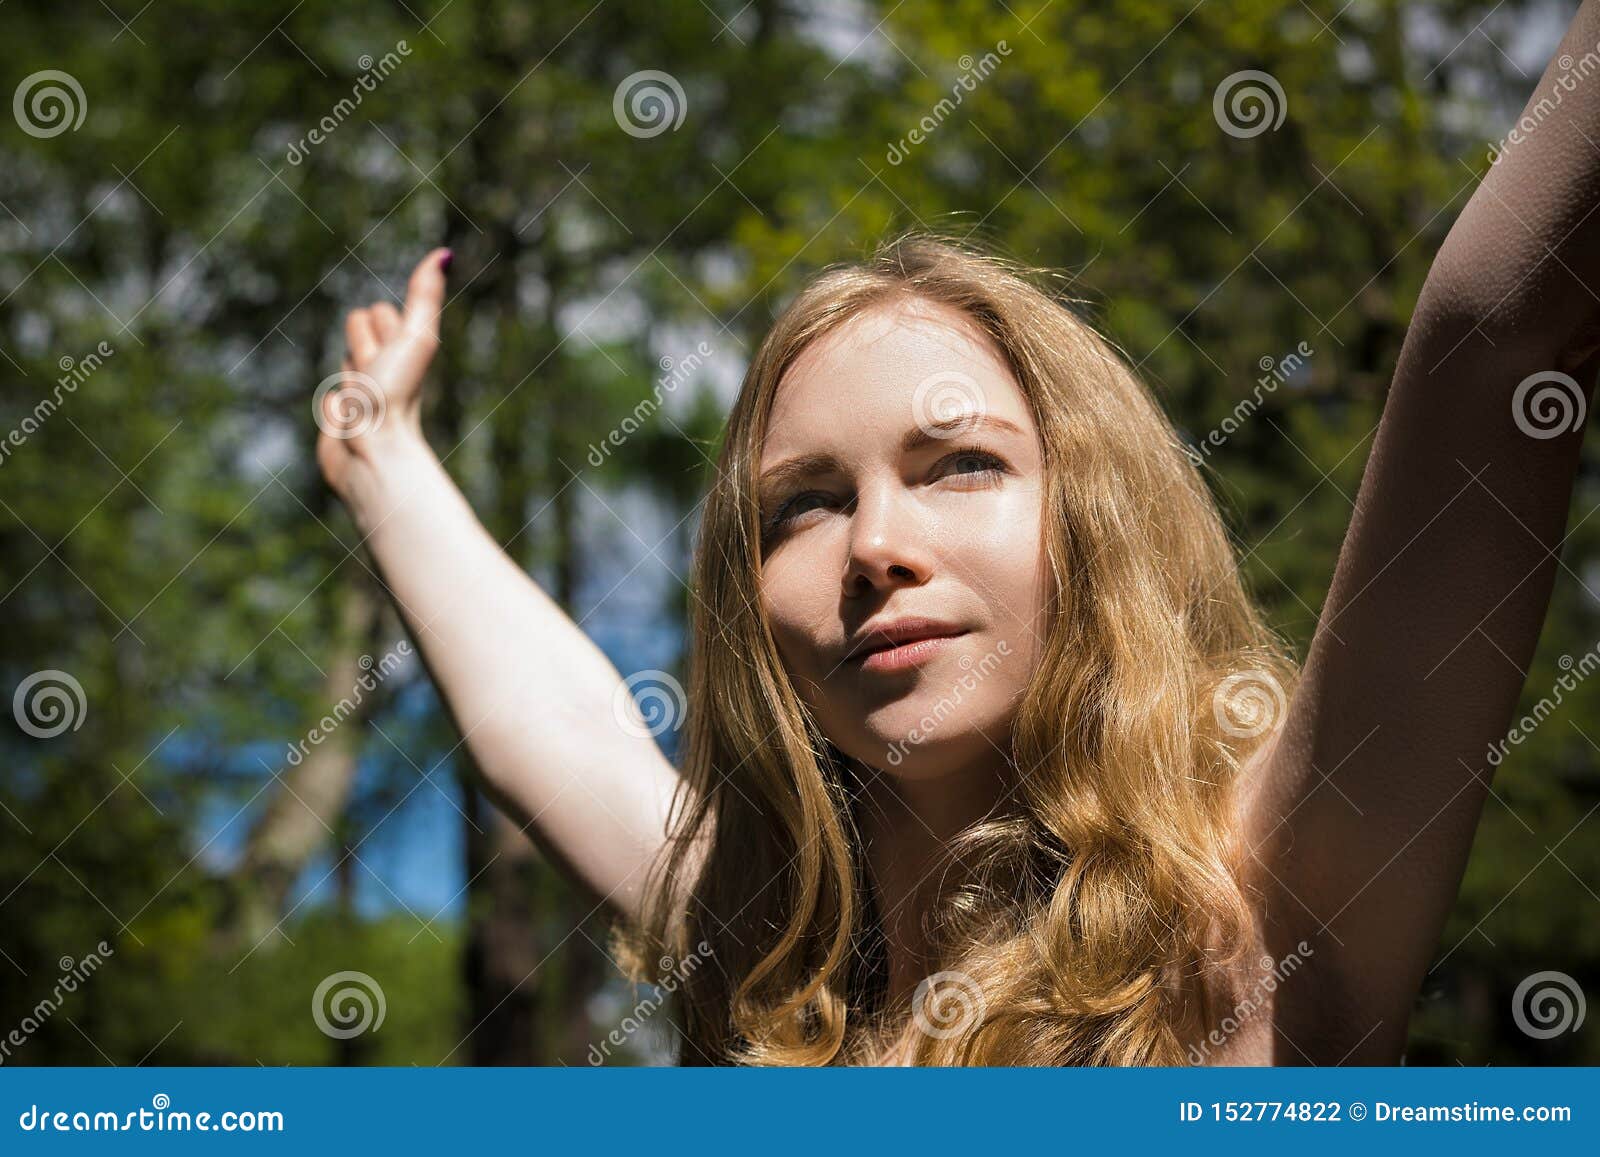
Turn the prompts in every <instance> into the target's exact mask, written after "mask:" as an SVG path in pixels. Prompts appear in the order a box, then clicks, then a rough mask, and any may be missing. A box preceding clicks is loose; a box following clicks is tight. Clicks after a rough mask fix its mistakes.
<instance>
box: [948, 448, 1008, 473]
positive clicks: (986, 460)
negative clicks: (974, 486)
mask: <svg viewBox="0 0 1600 1157" xmlns="http://www.w3.org/2000/svg"><path fill="white" fill-rule="evenodd" d="M941 465H944V466H948V467H950V473H952V474H978V475H982V474H989V473H999V472H1001V471H1003V470H1004V469H1005V462H1004V461H1002V460H1001V459H1000V457H999V456H998V455H996V454H991V453H989V451H987V450H958V451H956V452H955V453H954V454H951V455H949V456H947V457H946V458H945V459H944V462H943V463H941Z"/></svg>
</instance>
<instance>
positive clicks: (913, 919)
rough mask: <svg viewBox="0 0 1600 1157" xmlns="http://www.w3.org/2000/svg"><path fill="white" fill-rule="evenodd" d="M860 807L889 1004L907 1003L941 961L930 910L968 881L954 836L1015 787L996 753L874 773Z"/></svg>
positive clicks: (899, 1005) (867, 780)
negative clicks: (914, 771) (901, 774)
mask: <svg viewBox="0 0 1600 1157" xmlns="http://www.w3.org/2000/svg"><path fill="white" fill-rule="evenodd" d="M865 784H866V787H865V795H864V801H863V803H864V806H863V807H862V808H861V811H860V822H861V827H862V839H863V842H864V843H865V845H866V860H867V870H868V873H869V876H870V879H871V883H872V888H873V893H874V897H875V899H876V903H877V911H878V915H879V919H880V920H881V922H882V925H883V934H884V940H885V944H886V948H887V953H888V960H889V991H888V1002H889V1007H890V1008H906V1007H908V1006H909V1004H910V1002H911V998H912V996H913V994H914V993H915V991H916V987H917V985H918V984H920V983H921V982H922V980H923V979H924V978H926V977H927V976H929V975H930V974H931V973H933V972H934V971H937V967H938V966H937V963H936V962H935V961H934V960H933V958H932V949H931V945H930V943H929V937H928V934H927V931H926V930H925V928H924V926H923V918H924V916H925V915H926V914H927V913H929V912H931V911H932V910H933V908H934V905H935V904H936V903H937V901H938V899H939V898H940V897H941V896H942V895H944V894H945V893H947V892H948V891H949V890H950V889H952V888H954V887H956V886H958V885H959V884H960V883H961V882H962V878H961V872H960V865H957V864H954V863H952V862H951V859H950V855H949V850H950V844H951V841H952V840H953V839H954V838H955V837H956V836H957V835H958V834H960V833H961V832H962V831H964V830H966V829H967V828H969V827H971V826H972V825H973V824H975V823H977V822H978V821H979V820H981V819H983V818H984V817H985V816H986V815H988V814H989V813H990V812H992V811H994V810H995V808H996V805H997V804H998V803H999V802H1000V801H1001V800H1002V799H1003V798H1004V796H1005V794H1006V793H1007V791H1008V790H1009V788H1010V786H1011V784H1010V778H1009V775H1008V765H1007V764H1006V762H1005V761H1004V760H1003V759H1000V758H998V757H996V758H994V759H991V760H987V761H985V762H983V763H981V764H975V765H973V766H971V767H968V768H963V769H961V770H959V771H954V772H951V773H949V774H948V775H945V776H941V777H940V778H938V779H933V780H925V781H917V780H904V779H896V778H894V777H893V776H890V775H888V774H886V773H882V772H870V771H869V772H868V773H867V774H866V779H865Z"/></svg>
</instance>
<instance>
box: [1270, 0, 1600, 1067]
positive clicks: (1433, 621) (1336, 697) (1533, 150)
mask: <svg viewBox="0 0 1600 1157" xmlns="http://www.w3.org/2000/svg"><path fill="white" fill-rule="evenodd" d="M1591 68H1600V6H1597V0H1586V2H1585V3H1584V4H1583V5H1582V8H1581V10H1580V11H1579V12H1578V14H1577V17H1576V19H1575V20H1574V21H1573V23H1572V26H1571V27H1570V28H1569V29H1568V31H1567V34H1566V36H1565V38H1564V39H1563V41H1562V44H1561V47H1560V48H1559V49H1558V50H1557V53H1556V56H1555V58H1554V59H1553V60H1552V62H1551V64H1550V66H1549V67H1548V69H1547V70H1546V72H1545V74H1544V76H1543V77H1542V78H1541V79H1540V82H1539V85H1538V88H1537V89H1536V90H1535V92H1534V95H1533V97H1532V98H1531V99H1530V101H1529V103H1528V107H1527V109H1526V110H1525V113H1524V116H1523V118H1522V119H1521V120H1520V121H1519V126H1522V127H1519V129H1518V130H1517V132H1516V133H1514V134H1513V136H1512V137H1511V138H1509V139H1508V141H1507V142H1506V144H1505V145H1504V146H1503V147H1502V149H1501V150H1500V152H1499V157H1498V160H1496V162H1495V164H1494V166H1493V167H1492V168H1491V169H1490V171H1489V173H1488V175H1487V176H1486V177H1485V178H1484V180H1483V181H1482V183H1481V184H1480V185H1479V187H1478V188H1477V190H1476V191H1475V192H1474V194H1473V196H1472V198H1471V200H1470V201H1469V202H1468V204H1467V206H1466V208H1465V209H1464V210H1463V211H1462V213H1461V216H1460V218H1459V219H1458V220H1457V222H1456V224H1455V226H1454V227H1453V228H1452V230H1451V232H1450V234H1449V236H1448V237H1447V238H1446V240H1445V243H1444V246H1443V248H1442V249H1441V251H1440V252H1439V254H1438V256H1437V259H1436V260H1435V262H1434V264H1433V267H1432V269H1431V270H1430V272H1429V275H1428V278H1427V281H1426V283H1425V285H1424V287H1423V290H1422V293H1421V296H1420V299H1419V301H1418V304H1417V308H1416V312H1415V314H1414V315H1413V317H1412V321H1411V326H1410V329H1409V331H1408V332H1407V334H1406V339H1405V343H1404V345H1403V347H1402V349H1401V352H1400V358H1399V363H1398V366H1397V368H1396V371H1395V376H1394V381H1393V384H1392V386H1391V388H1390V392H1389V396H1388V399H1387V402H1386V404H1385V407H1384V411H1383V419H1382V423H1381V425H1380V426H1379V429H1378V432H1377V436H1376V439H1375V441H1374V443H1373V448H1372V454H1371V457H1370V458H1369V460H1368V463H1367V468H1366V473H1365V476H1364V477H1363V479H1362V483H1361V489H1360V493H1359V496H1358V498H1357V501H1356V510H1355V514H1354V517H1353V519H1352V521H1351V524H1350V530H1349V533H1348V535H1347V537H1346V539H1345V542H1344V545H1343V548H1342V550H1341V552H1340V555H1339V561H1338V566H1337V569H1336V570H1335V572H1334V578H1333V584H1332V589H1331V590H1330V592H1329V595H1328V599H1327V602H1326V604H1325V605H1324V606H1323V609H1322V614H1321V618H1320V621H1319V622H1318V625H1317V630H1316V634H1315V636H1314V638H1313V640H1312V644H1311V649H1310V653H1309V656H1308V658H1307V663H1306V667H1305V670H1304V672H1303V677H1302V681H1301V683H1300V685H1299V686H1298V688H1297V690H1296V692H1295V694H1294V695H1293V697H1292V699H1291V701H1290V704H1289V708H1288V711H1287V713H1286V718H1285V721H1284V726H1283V728H1282V729H1281V730H1280V731H1279V732H1278V734H1277V735H1276V736H1275V739H1274V742H1273V743H1272V744H1271V746H1269V747H1268V748H1267V749H1266V750H1265V751H1264V753H1263V755H1262V757H1261V758H1260V759H1258V760H1257V761H1256V764H1255V766H1254V767H1253V768H1252V769H1251V774H1250V777H1249V778H1248V780H1247V794H1246V796H1245V813H1244V823H1245V830H1246V831H1247V833H1248V834H1249V836H1250V838H1251V840H1252V841H1253V842H1254V843H1255V845H1256V852H1257V863H1256V865H1255V868H1256V870H1255V871H1254V873H1253V874H1254V876H1255V880H1254V883H1255V885H1256V886H1257V887H1259V889H1260V892H1261V899H1262V903H1261V909H1262V911H1263V912H1264V913H1265V916H1266V937H1267V947H1268V950H1269V951H1270V952H1271V953H1272V955H1273V956H1275V957H1280V958H1281V957H1282V956H1283V955H1285V954H1287V953H1289V952H1292V951H1294V946H1295V945H1296V944H1297V942H1298V941H1300V940H1302V939H1304V940H1306V941H1307V942H1308V944H1309V945H1310V947H1311V953H1310V955H1309V956H1305V957H1303V959H1304V966H1303V967H1301V968H1299V970H1298V971H1296V972H1295V973H1294V974H1293V975H1292V976H1291V977H1290V978H1289V979H1288V980H1286V981H1285V982H1284V983H1283V984H1282V986H1281V987H1280V988H1279V989H1278V991H1277V993H1276V1001H1277V1008H1276V1012H1275V1026H1276V1028H1277V1030H1278V1032H1277V1033H1276V1034H1275V1035H1276V1039H1275V1040H1274V1047H1275V1052H1276V1060H1277V1062H1278V1063H1281V1064H1301V1063H1313V1062H1314V1063H1317V1064H1337V1063H1346V1064H1394V1063H1397V1062H1398V1060H1399V1058H1400V1056H1401V1054H1402V1051H1403V1049H1404V1044H1405V1039H1406V1024H1407V1020H1408V1018H1409V1015H1410V1011H1411V1007H1412V1004H1413V1002H1414V1001H1415V998H1416V995H1417V993H1418V990H1419V989H1420V987H1421V983H1422V980H1423V978H1424V976H1425V974H1426V971H1427V968H1428V965H1429V962H1430V961H1431V960H1432V958H1433V956H1434V954H1435V952H1436V951H1437V949H1438V946H1439V937H1440V934H1441V932H1442V930H1443V927H1444V924H1445V921H1446V918H1447V916H1448V914H1449V911H1450V909H1451V906H1452V904H1453V903H1454V900H1455V897H1456V894H1457V890H1458V888H1459V886H1460V882H1461V877H1462V873H1463V871H1464V868H1465V865H1466V860H1467V854H1468V851H1469V849H1470V847H1471V844H1472V839H1473V832H1474V829H1475V828H1476V825H1477V822H1478V818H1479V816H1480V814H1481V811H1482V808H1483V805H1484V802H1485V799H1486V797H1487V793H1488V792H1489V789H1490V778H1491V776H1492V773H1493V767H1492V766H1491V765H1490V763H1489V759H1488V752H1489V749H1490V745H1491V744H1492V743H1493V742H1495V741H1496V740H1498V739H1500V738H1501V737H1503V736H1504V734H1505V731H1506V728H1507V725H1508V723H1509V721H1510V718H1511V715H1512V713H1513V711H1514V710H1515V707H1516V703H1517V698H1518V695H1519V692H1520V690H1521V688H1522V685H1523V682H1524V680H1525V677H1526V672H1527V667H1528V663H1529V660H1530V658H1531V656H1532V654H1533V651H1534V646H1535V644H1536V642H1537V640H1538V637H1539V630H1540V626H1541V624H1542V622H1543V620H1544V617H1545V612H1546V609H1547V607H1548V603H1549V598H1550V591H1551V586H1552V583H1553V581H1554V577H1555V573H1556V570H1557V567H1558V553H1559V548H1560V545H1561V542H1562V540H1563V537H1564V528H1565V525H1566V522H1567V513H1568V506H1569V503H1570V500H1571V495H1572V487H1573V481H1574V477H1575V473H1576V469H1577V464H1578V457H1579V448H1580V442H1581V439H1582V436H1583V426H1584V418H1585V416H1586V414H1587V411H1588V405H1589V402H1590V398H1591V394H1592V389H1593V384H1594V380H1595V377H1596V372H1597V369H1600V363H1597V360H1596V358H1595V356H1594V353H1595V350H1596V348H1597V345H1600V296H1597V295H1596V292H1595V289H1593V288H1591V286H1590V284H1589V283H1590V282H1600V213H1596V208H1597V207H1600V83H1596V81H1595V79H1593V78H1589V79H1578V80H1576V81H1575V83H1574V78H1575V77H1577V75H1578V73H1579V72H1580V71H1581V72H1583V73H1584V75H1585V76H1587V73H1588V71H1590V69H1591ZM1569 86H1570V87H1569ZM1530 126H1531V127H1530Z"/></svg>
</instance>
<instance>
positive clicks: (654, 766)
mask: <svg viewBox="0 0 1600 1157" xmlns="http://www.w3.org/2000/svg"><path fill="white" fill-rule="evenodd" d="M447 263H448V251H446V250H436V251H435V252H433V253H430V254H429V255H428V256H427V257H425V258H424V259H423V261H422V263H421V264H419V265H418V266H417V268H416V271H415V272H414V273H413V274H412V277H411V282H410V285H409V287H408V293H407V298H406V308H405V313H404V314H403V315H402V314H401V313H400V312H399V311H397V310H396V309H395V308H394V307H393V306H390V305H388V304H387V303H380V304H378V305H375V306H372V307H371V308H370V309H364V310H356V311H354V312H352V313H351V314H350V315H349V318H348V319H347V323H346V335H347V338H348V340H349V345H350V356H349V358H347V360H346V362H345V365H344V370H343V376H344V377H346V379H347V384H346V385H344V386H342V387H341V388H340V390H339V391H337V392H334V393H328V394H326V395H324V397H323V398H322V413H321V419H320V420H319V423H318V424H319V426H320V427H321V428H322V433H321V435H320V437H319V438H318V440H317V461H318V463H319V464H320V465H321V467H322V470H323V474H324V476H325V477H326V478H327V479H328V482H329V484H330V485H331V486H332V487H333V488H334V490H335V491H336V492H337V493H338V494H339V496H340V498H341V499H343V501H344V502H345V504H346V505H347V506H348V508H349V509H350V512H351V514H352V516H353V517H354V519H355V521H356V524H357V526H358V527H359V528H360V530H361V533H362V535H363V536H364V538H365V541H366V545H367V547H368V548H369V549H370V550H371V552H372V556H373V558H374V559H375V560H376V562H377V564H378V567H379V568H380V570H381V571H382V574H383V578H384V582H385V584H386V585H387V587H388V590H389V593H390V595H391V596H392V597H393V599H394V601H395V605H396V606H397V607H398V608H399V611H400V614H401V615H402V616H403V617H404V619H405V622H406V625H407V627H408V628H409V630H410V631H411V634H412V636H413V638H414V639H415V640H416V642H417V644H418V646H419V648H420V650H421V653H422V657H423V659H424V661H425V662H426V664H427V667H428V669H429V672H430V673H431V675H432V676H433V680H434V682H435V684H436V685H437V686H438V688H439V690H440V693H441V695H442V696H443V698H444V700H445V703H446V704H447V705H448V707H449V710H450V713H451V715H452V716H453V717H454V719H455V721H456V725H457V727H458V728H459V729H460V731H461V734H462V735H463V736H464V737H465V742H466V744H467V746H468V748H469V749H470V750H471V752H472V756H473V759H474V761H475V762H476V763H477V765H478V767H479V768H480V769H481V771H482V773H483V777H484V779H485V780H486V781H487V782H486V787H487V789H488V791H489V795H490V797H491V798H492V799H493V800H494V801H495V803H496V804H497V806H499V807H500V808H501V809H502V810H503V811H505V812H506V814H507V815H509V816H510V817H511V818H512V819H513V820H514V821H515V822H516V823H517V824H519V825H521V826H522V827H523V828H524V830H525V831H527V832H528V834H529V835H530V837H532V838H534V840H535V842H536V843H537V844H538V846H539V847H540V848H541V850H543V851H544V852H545V853H546V854H547V855H549V856H551V857H552V859H553V860H554V861H555V862H556V863H558V864H560V865H561V866H562V867H563V868H564V869H565V870H566V871H567V873H568V874H569V875H570V876H571V877H572V878H573V879H574V880H575V881H577V882H579V883H582V884H584V885H587V887H588V888H589V889H590V890H591V891H593V892H594V893H595V895H596V896H597V897H600V898H603V899H605V900H606V901H607V903H608V904H610V905H611V907H612V908H613V909H615V910H617V911H620V912H623V913H625V914H627V915H629V916H634V915H637V912H638V907H637V905H638V902H639V900H640V899H641V889H642V885H643V883H644V879H645V868H646V866H647V863H648V861H649V860H650V858H651V857H653V856H654V855H655V853H656V851H657V850H658V848H659V847H660V845H661V844H662V842H663V841H664V839H665V834H666V817H667V812H668V808H669V804H670V800H671V796H672V792H673V790H674V788H675V787H676V785H677V782H678V773H677V770H676V769H675V768H674V767H673V766H672V764H671V763H670V762H669V761H668V760H667V759H666V757H665V756H664V755H662V753H661V751H660V749H659V748H658V747H657V746H656V744H655V741H654V740H653V739H652V738H651V737H650V735H649V733H648V731H647V729H646V728H644V727H642V726H638V725H634V726H624V725H623V723H622V722H619V714H618V712H619V705H621V704H623V702H624V700H623V697H624V696H626V695H627V694H628V692H627V689H626V687H625V685H624V683H623V680H622V677H621V675H620V674H619V673H618V672H617V669H616V668H615V667H614V666H613V665H612V664H611V662H610V660H608V659H607V658H606V656H605V655H604V654H603V653H602V652H601V651H600V649H599V648H598V647H596V646H595V645H594V643H593V642H592V641H591V640H590V639H589V638H588V636H586V635H585V634H584V633H583V631H582V630H580V629H579V628H578V626H577V624H575V623H574V622H573V621H572V620H571V619H570V618H569V617H568V616H567V615H566V614H565V613H564V612H563V611H562V610H561V608H560V607H559V606H558V605H557V604H556V603H555V602H553V601H552V600H551V599H550V598H549V597H548V596H547V595H546V594H545V593H544V592H543V591H542V590H540V589H539V587H538V586H537V585H536V584H535V583H534V582H533V581H532V580H531V579H530V578H529V577H528V576H527V575H526V574H524V573H523V572H522V570H521V569H519V568H518V567H517V566H516V564H515V563H513V562H512V561H511V559H509V558H508V557H507V556H506V554H505V552H504V551H503V550H501V549H500V546H499V545H498V544H497V543H496V542H495V541H494V539H493V538H491V537H490V536H489V533H488V532H487V531H486V530H485V529H484V528H483V526H482V524H481V523H479V521H478V520H477V518H476V517H475V516H474V515H473V513H472V509H471V508H470V507H469V506H468V505H467V501H466V499H465V498H464V497H463V496H462V494H461V492H460V490H458V489H457V488H456V486H455V484H454V483H453V482H452V481H451V479H450V476H449V475H448V474H447V473H445V470H444V467H443V466H442V464H441V463H440V461H439V459H438V458H437V457H436V456H435V455H434V453H433V451H432V450H431V449H430V448H429V447H428V444H427V442H426V441H425V440H424V438H423V436H422V425H421V419H420V396H421V383H422V379H423V375H424V373H425V371H426V369H427V367H428V363H429V361H430V360H431V358H432V356H433V353H434V350H435V348H436V346H437V345H438V336H439V313H440V309H441V307H442V303H443V299H444V289H445V273H444V267H445V265H446V264H447ZM621 718H622V719H623V720H624V721H626V720H628V719H629V718H630V717H629V716H627V715H626V714H624V715H622V716H621ZM635 723H636V721H635Z"/></svg>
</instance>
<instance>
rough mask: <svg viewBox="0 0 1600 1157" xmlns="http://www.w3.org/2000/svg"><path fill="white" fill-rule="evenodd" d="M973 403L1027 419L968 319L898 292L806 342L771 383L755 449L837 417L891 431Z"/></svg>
mask: <svg viewBox="0 0 1600 1157" xmlns="http://www.w3.org/2000/svg"><path fill="white" fill-rule="evenodd" d="M968 410H976V411H978V412H979V413H983V414H995V415H998V416H1000V417H1004V418H1009V419H1010V420H1012V421H1013V422H1014V423H1016V424H1018V425H1021V426H1023V427H1024V428H1025V429H1029V428H1031V427H1032V421H1031V418H1030V415H1029V411H1028V406H1027V404H1026V400H1025V399H1024V397H1023V395H1022V390H1021V388H1020V387H1019V386H1018V384H1017V382H1016V379H1015V378H1014V376H1013V375H1012V373H1011V370H1010V368H1009V367H1008V366H1007V364H1006V361H1005V359H1004V358H1003V357H1002V355H1001V354H1000V352H999V350H997V349H996V348H995V346H994V344H993V342H992V341H991V340H990V339H989V337H988V336H987V335H985V334H984V333H983V332H982V331H981V330H979V329H978V328H977V326H976V325H975V324H974V323H973V322H972V320H971V319H970V318H968V317H967V315H965V314H964V313H962V312H960V311H959V310H957V309H955V308H953V307H951V306H947V305H943V304H940V303H936V302H928V301H923V300H920V299H906V300H905V301H903V302H897V303H896V304H895V305H893V306H887V307H878V308H874V309H871V310H868V311H866V312H864V313H861V314H858V315H857V316H855V317H853V318H851V319H850V320H849V321H848V322H845V323H844V324H843V325H841V326H840V327H839V328H837V329H835V330H834V331H833V332H831V333H829V334H827V335H826V336H824V337H821V338H818V339H817V340H816V341H815V342H813V343H812V344H811V345H810V346H808V347H807V348H806V349H805V350H804V351H802V353H801V354H800V356H799V357H798V358H796V359H795V361H794V363H793V364H792V365H791V366H790V367H789V369H788V371H787V372H786V373H785V374H784V375H783V378H782V380H781V381H780V382H779V384H778V388H777V391H776V395H775V397H774V399H773V407H772V415H771V419H770V421H769V422H768V425H767V437H766V444H765V447H764V456H776V455H780V454H782V453H785V452H788V451H790V450H794V449H802V448H803V447H801V446H799V445H797V443H799V442H802V441H803V442H812V441H815V440H816V439H817V438H818V437H819V436H825V435H828V434H830V433H837V432H839V431H840V428H841V425H847V426H849V427H856V428H859V427H866V428H871V429H881V430H883V431H885V432H887V433H891V434H894V435H895V436H898V435H899V434H900V433H901V431H902V428H903V427H905V426H907V425H909V424H916V425H924V426H925V425H928V424H930V422H933V421H935V420H938V419H943V418H950V417H954V416H958V415H959V414H960V413H962V412H963V411H968Z"/></svg>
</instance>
